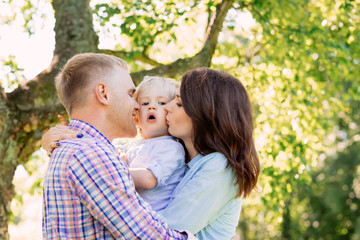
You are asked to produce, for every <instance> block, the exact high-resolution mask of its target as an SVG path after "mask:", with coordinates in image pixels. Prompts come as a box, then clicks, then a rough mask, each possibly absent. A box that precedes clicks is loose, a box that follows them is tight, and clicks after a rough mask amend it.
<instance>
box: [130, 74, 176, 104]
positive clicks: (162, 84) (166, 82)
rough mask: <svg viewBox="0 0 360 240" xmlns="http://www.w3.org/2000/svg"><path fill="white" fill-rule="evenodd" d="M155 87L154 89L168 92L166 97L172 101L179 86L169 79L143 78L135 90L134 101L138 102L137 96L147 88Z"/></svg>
mask: <svg viewBox="0 0 360 240" xmlns="http://www.w3.org/2000/svg"><path fill="white" fill-rule="evenodd" d="M155 85H156V87H159V88H164V89H166V90H167V91H168V96H169V98H170V99H174V98H175V97H176V93H177V90H178V89H179V86H180V84H179V83H178V82H176V81H175V80H174V79H171V78H165V77H158V76H145V77H144V79H143V80H142V82H141V83H140V84H139V86H138V87H137V88H136V92H135V94H134V99H135V101H137V102H138V101H139V96H140V94H141V93H142V92H143V91H144V90H146V89H147V88H151V87H153V86H155Z"/></svg>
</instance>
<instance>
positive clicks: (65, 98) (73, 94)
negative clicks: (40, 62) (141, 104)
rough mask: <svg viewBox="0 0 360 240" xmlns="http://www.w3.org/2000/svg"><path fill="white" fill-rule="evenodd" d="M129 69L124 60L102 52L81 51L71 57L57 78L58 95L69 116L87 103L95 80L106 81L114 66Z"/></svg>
mask: <svg viewBox="0 0 360 240" xmlns="http://www.w3.org/2000/svg"><path fill="white" fill-rule="evenodd" d="M116 66H118V67H121V68H122V69H124V70H126V71H128V68H127V64H126V62H125V61H124V60H122V59H120V58H118V57H115V56H111V55H107V54H102V53H81V54H77V55H75V56H73V57H72V58H70V59H69V60H68V61H67V63H66V64H65V66H64V68H63V69H62V70H61V71H60V73H59V74H58V75H57V76H56V78H55V87H56V91H57V94H58V97H59V99H60V101H61V102H62V104H63V105H64V107H65V109H66V111H67V112H68V114H69V116H70V114H71V111H72V110H73V109H74V108H77V107H79V106H81V105H83V104H86V101H87V99H88V95H89V93H90V92H89V91H90V89H89V85H90V83H93V82H94V81H95V80H100V81H103V82H105V83H106V78H107V76H108V74H109V72H110V71H111V70H112V69H114V67H116Z"/></svg>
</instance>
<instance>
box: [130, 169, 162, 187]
mask: <svg viewBox="0 0 360 240" xmlns="http://www.w3.org/2000/svg"><path fill="white" fill-rule="evenodd" d="M129 170H130V175H131V177H132V179H133V180H134V183H135V187H136V188H143V189H150V188H154V187H156V185H157V179H156V177H155V176H154V174H153V173H152V172H151V171H150V170H149V169H146V168H129Z"/></svg>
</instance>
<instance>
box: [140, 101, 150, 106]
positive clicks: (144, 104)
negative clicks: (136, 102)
mask: <svg viewBox="0 0 360 240" xmlns="http://www.w3.org/2000/svg"><path fill="white" fill-rule="evenodd" d="M147 105H149V103H148V102H143V103H142V104H141V106H147Z"/></svg>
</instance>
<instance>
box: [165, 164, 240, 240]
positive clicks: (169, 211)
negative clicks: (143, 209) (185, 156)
mask: <svg viewBox="0 0 360 240" xmlns="http://www.w3.org/2000/svg"><path fill="white" fill-rule="evenodd" d="M205 162H206V163H205V164H203V166H201V167H200V168H199V169H197V170H196V173H195V174H194V175H193V176H192V177H191V179H190V180H188V181H187V182H186V184H182V183H181V182H180V184H179V186H178V187H179V189H176V190H175V192H174V195H173V196H172V198H171V200H170V201H169V204H168V206H167V207H166V208H165V209H164V210H161V211H159V213H160V215H162V217H164V220H165V221H166V222H167V223H168V224H169V226H170V227H171V228H173V229H185V230H189V231H190V232H192V233H194V234H196V233H198V232H199V231H200V230H202V229H203V228H205V227H206V226H208V225H209V224H210V223H211V222H213V221H214V220H215V219H216V218H218V217H219V216H220V215H221V213H222V212H223V211H222V210H223V209H224V208H225V206H226V204H227V203H228V202H229V201H230V200H231V199H234V198H235V197H236V191H237V190H236V189H237V188H236V186H235V181H234V179H235V176H234V174H233V173H232V170H231V168H230V167H229V168H226V159H223V158H214V159H209V160H208V161H205ZM187 174H188V173H187ZM184 179H185V178H184ZM184 179H183V180H184Z"/></svg>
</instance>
